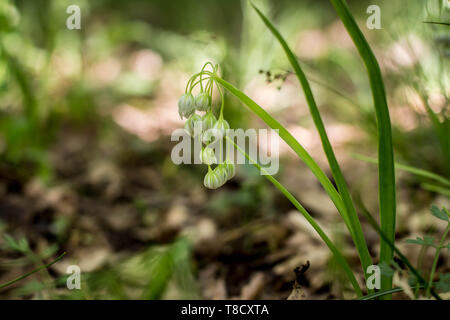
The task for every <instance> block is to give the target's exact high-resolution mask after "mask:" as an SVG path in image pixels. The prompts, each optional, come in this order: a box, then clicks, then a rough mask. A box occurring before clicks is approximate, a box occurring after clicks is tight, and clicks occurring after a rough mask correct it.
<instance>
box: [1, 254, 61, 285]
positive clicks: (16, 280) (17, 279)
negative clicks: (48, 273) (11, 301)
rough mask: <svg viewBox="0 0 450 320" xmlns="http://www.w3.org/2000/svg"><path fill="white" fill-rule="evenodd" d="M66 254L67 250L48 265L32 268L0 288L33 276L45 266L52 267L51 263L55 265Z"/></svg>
mask: <svg viewBox="0 0 450 320" xmlns="http://www.w3.org/2000/svg"><path fill="white" fill-rule="evenodd" d="M65 255H66V252H63V253H62V254H61V255H60V256H59V257H57V258H56V259H55V260H53V261H52V262H50V263H48V264H46V265H43V266H40V267H38V268H36V269H34V270H31V271H30V272H27V273H25V274H24V275H21V276H20V277H18V278H16V279H13V280H11V281H8V282H6V283H3V284H0V289H3V288H5V287H7V286H10V285H12V284H14V283H16V282H18V281H20V280H22V279H25V278H27V277H29V276H31V275H32V274H33V273H36V272H39V271H41V270H42V269H45V268H48V267H50V266H51V265H53V264H55V263H57V262H58V261H59V260H61V259H62V258H63V257H64V256H65Z"/></svg>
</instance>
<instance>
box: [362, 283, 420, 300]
mask: <svg viewBox="0 0 450 320" xmlns="http://www.w3.org/2000/svg"><path fill="white" fill-rule="evenodd" d="M420 288H423V285H421V286H413V287H411V289H420ZM402 291H403V288H400V287H397V288H392V289H388V290H384V291H378V292H375V293H371V294H368V295H365V296H362V297H359V298H358V300H372V299H375V298H379V297H382V296H385V295H389V294H392V293H396V292H402Z"/></svg>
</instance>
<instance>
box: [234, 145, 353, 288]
mask: <svg viewBox="0 0 450 320" xmlns="http://www.w3.org/2000/svg"><path fill="white" fill-rule="evenodd" d="M226 139H227V140H228V141H229V142H231V143H232V144H233V145H234V146H235V148H236V149H237V150H238V151H239V152H240V153H242V154H243V155H244V156H245V157H246V158H247V159H248V160H249V161H250V162H251V163H252V164H253V166H255V167H256V168H257V169H258V170H259V171H260V172H262V173H264V176H265V177H266V178H267V179H268V180H269V181H270V182H272V184H273V185H274V186H275V187H276V188H277V189H278V190H280V191H281V193H283V195H284V196H285V197H286V198H287V199H288V200H289V201H290V202H291V203H292V204H293V205H294V206H295V208H296V209H297V210H298V211H299V212H300V213H301V214H302V215H303V217H304V218H305V219H306V220H307V221H308V222H309V223H310V224H311V226H312V227H313V228H314V230H316V232H317V233H318V234H319V236H320V237H321V238H322V240H323V241H324V242H325V244H326V245H327V246H328V248H329V249H330V251H331V252H332V253H333V255H334V257H335V258H336V260H337V262H338V263H339V265H340V266H341V267H342V268H343V269H344V272H345V273H346V275H347V277H348V278H349V280H350V282H351V284H352V286H353V288H354V289H355V291H356V294H357V295H358V296H359V297H360V296H361V295H362V291H361V288H360V287H359V284H358V281H357V280H356V278H355V275H354V274H353V272H352V270H351V268H350V265H349V264H348V262H347V260H345V258H344V256H343V255H342V253H341V252H340V251H339V249H338V248H337V247H336V246H335V245H334V243H333V242H332V241H331V240H330V238H329V237H328V236H327V235H326V233H325V232H324V231H323V229H322V228H321V227H320V226H319V224H318V223H317V222H316V221H315V220H314V218H313V217H311V215H310V214H309V213H308V211H306V209H305V208H304V207H303V206H302V205H301V204H300V202H298V200H297V199H296V198H295V197H294V196H293V195H292V193H290V192H289V191H288V190H287V189H286V188H285V187H284V186H283V185H282V184H281V183H280V182H279V181H278V180H277V179H275V178H274V177H273V176H271V175H270V174H269V173H268V172H267V171H266V170H264V168H262V167H261V166H260V165H259V163H258V162H256V161H255V160H253V159H252V158H251V157H250V156H249V155H248V154H247V153H246V152H245V151H244V150H242V149H241V148H240V147H239V146H238V145H237V144H236V143H234V141H233V140H232V139H230V138H229V137H226Z"/></svg>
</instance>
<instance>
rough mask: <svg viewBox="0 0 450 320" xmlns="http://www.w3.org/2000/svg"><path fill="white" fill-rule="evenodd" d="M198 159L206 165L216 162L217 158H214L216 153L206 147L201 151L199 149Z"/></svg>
mask: <svg viewBox="0 0 450 320" xmlns="http://www.w3.org/2000/svg"><path fill="white" fill-rule="evenodd" d="M200 161H201V162H202V163H204V164H207V165H211V164H215V163H217V159H216V155H215V154H214V150H213V149H211V148H208V147H206V148H204V149H203V150H202V151H200Z"/></svg>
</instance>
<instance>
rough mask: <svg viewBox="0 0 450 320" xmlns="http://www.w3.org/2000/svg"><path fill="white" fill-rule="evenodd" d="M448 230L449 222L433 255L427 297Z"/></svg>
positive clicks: (449, 228)
mask: <svg viewBox="0 0 450 320" xmlns="http://www.w3.org/2000/svg"><path fill="white" fill-rule="evenodd" d="M449 230H450V222H449V223H447V228H445V231H444V234H443V235H442V237H441V240H440V241H439V246H438V247H437V248H436V253H435V255H434V259H433V266H432V267H431V273H430V279H429V280H428V286H427V292H426V295H427V297H428V296H430V289H431V285H432V284H433V278H434V273H435V272H436V266H437V263H438V260H439V253H440V252H441V249H442V247H443V245H444V241H445V239H446V238H447V234H448V232H449Z"/></svg>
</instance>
